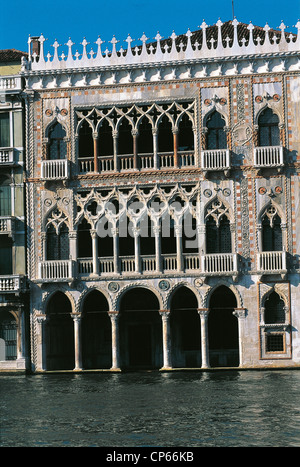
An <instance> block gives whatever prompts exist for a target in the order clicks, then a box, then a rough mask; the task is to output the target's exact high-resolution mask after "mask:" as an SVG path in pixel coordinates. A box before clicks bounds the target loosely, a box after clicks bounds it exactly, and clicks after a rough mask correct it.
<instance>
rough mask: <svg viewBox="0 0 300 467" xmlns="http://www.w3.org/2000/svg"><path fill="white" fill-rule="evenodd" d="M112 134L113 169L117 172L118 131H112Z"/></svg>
mask: <svg viewBox="0 0 300 467" xmlns="http://www.w3.org/2000/svg"><path fill="white" fill-rule="evenodd" d="M112 136H113V145H114V170H115V172H117V171H118V170H119V164H118V132H117V131H113V132H112Z"/></svg>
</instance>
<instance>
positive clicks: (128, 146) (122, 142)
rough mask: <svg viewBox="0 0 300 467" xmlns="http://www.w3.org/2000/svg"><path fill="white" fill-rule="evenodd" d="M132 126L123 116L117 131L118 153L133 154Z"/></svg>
mask: <svg viewBox="0 0 300 467" xmlns="http://www.w3.org/2000/svg"><path fill="white" fill-rule="evenodd" d="M131 131H132V127H131V125H130V123H129V121H128V120H127V118H124V119H123V121H122V122H121V124H120V126H119V132H118V154H133V138H132V132H131Z"/></svg>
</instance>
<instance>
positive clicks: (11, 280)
mask: <svg viewBox="0 0 300 467" xmlns="http://www.w3.org/2000/svg"><path fill="white" fill-rule="evenodd" d="M24 288H25V279H24V276H21V275H6V276H0V293H1V292H5V293H19V292H21V291H22V290H24Z"/></svg>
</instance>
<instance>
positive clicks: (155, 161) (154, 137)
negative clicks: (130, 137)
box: [152, 128, 159, 169]
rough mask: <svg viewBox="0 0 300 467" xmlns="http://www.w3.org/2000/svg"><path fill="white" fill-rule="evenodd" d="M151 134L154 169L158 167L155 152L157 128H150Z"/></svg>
mask: <svg viewBox="0 0 300 467" xmlns="http://www.w3.org/2000/svg"><path fill="white" fill-rule="evenodd" d="M152 135H153V167H154V169H158V168H159V161H158V153H157V130H156V129H154V128H153V129H152Z"/></svg>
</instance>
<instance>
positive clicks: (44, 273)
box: [38, 260, 74, 281]
mask: <svg viewBox="0 0 300 467" xmlns="http://www.w3.org/2000/svg"><path fill="white" fill-rule="evenodd" d="M38 278H39V279H41V280H54V281H60V280H70V279H72V278H74V268H73V261H72V260H53V261H41V262H40V263H39V264H38Z"/></svg>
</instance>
